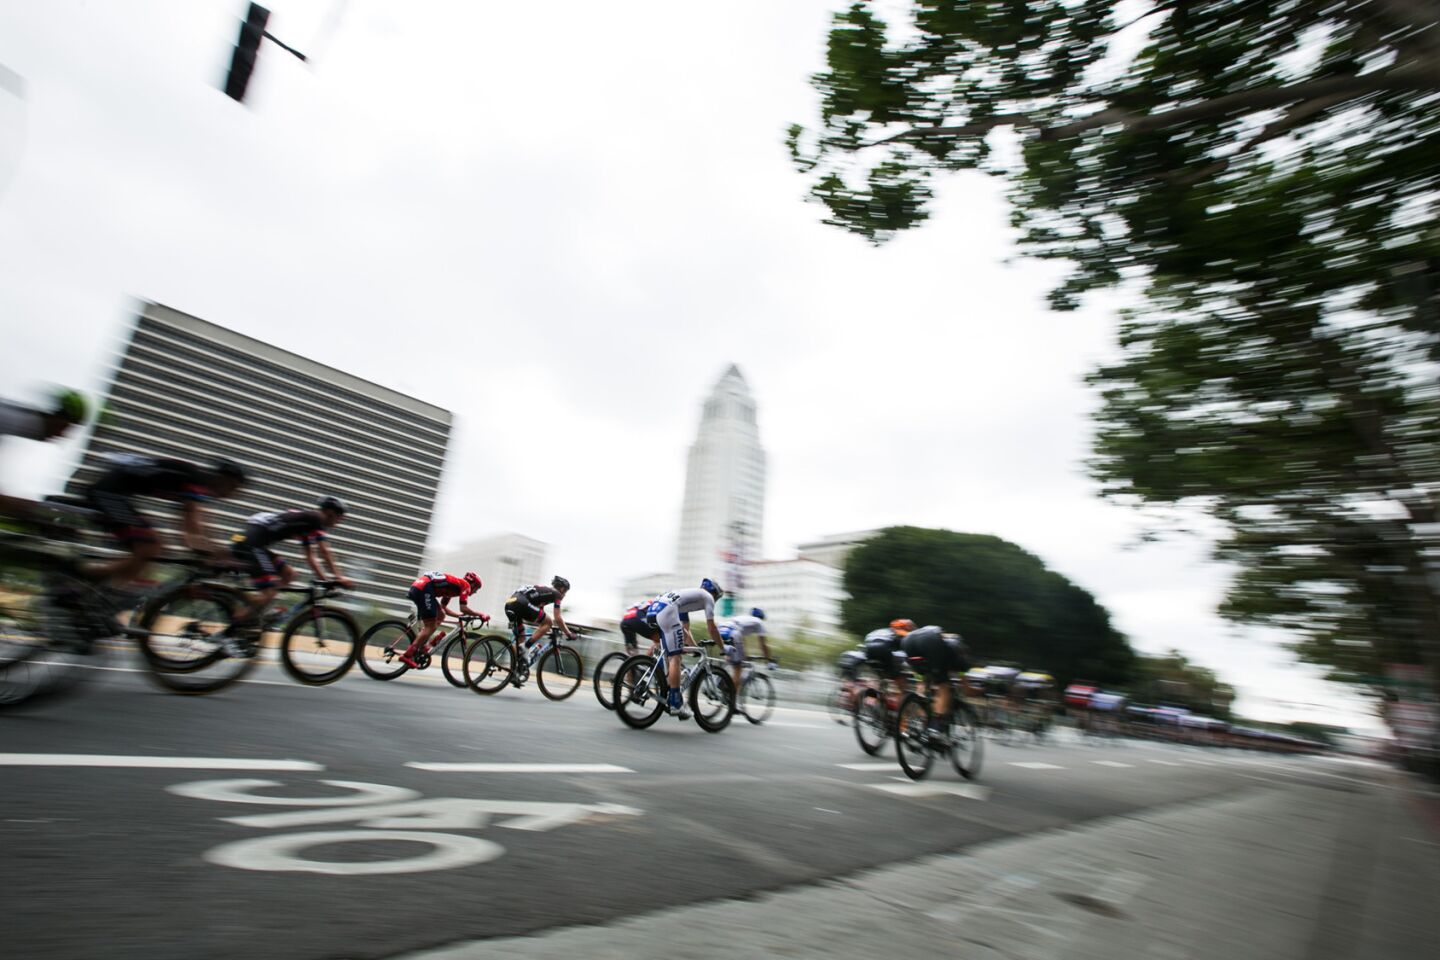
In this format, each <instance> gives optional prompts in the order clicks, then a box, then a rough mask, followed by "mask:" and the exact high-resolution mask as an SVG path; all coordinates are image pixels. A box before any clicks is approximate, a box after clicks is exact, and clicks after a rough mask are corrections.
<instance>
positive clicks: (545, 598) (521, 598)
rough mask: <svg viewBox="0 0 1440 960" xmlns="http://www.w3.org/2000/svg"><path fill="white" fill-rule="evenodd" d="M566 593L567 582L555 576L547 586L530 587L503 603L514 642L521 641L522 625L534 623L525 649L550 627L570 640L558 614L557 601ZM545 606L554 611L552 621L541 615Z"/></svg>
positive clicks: (569, 634) (568, 628)
mask: <svg viewBox="0 0 1440 960" xmlns="http://www.w3.org/2000/svg"><path fill="white" fill-rule="evenodd" d="M569 592H570V581H569V580H566V579H565V578H564V577H562V576H559V575H556V576H554V577H551V578H550V586H548V587H547V586H545V585H543V584H531V585H530V586H528V587H521V588H520V589H519V590H516V591H515V592H514V593H512V594H510V596H509V598H507V599H506V601H505V619H506V620H507V621H509V623H510V633H511V635H512V636H514V637H515V639H516V641H517V642H518V641H521V640H524V639H525V624H527V623H532V624H534V625H535V631H534V632H533V633H532V634H531V635H530V640H529V641H528V642H527V643H526V644H525V646H526V647H527V648H528V647H529V646H530V644H531V643H535V642H538V641H539V640H540V639H541V638H543V637H544V636H545V634H546V633H548V632H549V630H550V627H551V625H552V624H553V625H554V626H557V627H559V628H560V629H561V630H562V631H564V633H565V636H567V637H569V638H570V639H571V640H574V639H575V631H574V630H571V629H570V627H569V626H567V625H566V623H565V618H564V617H563V616H561V615H560V602H561V601H562V600H564V599H565V595H566V594H568V593H569ZM546 605H549V606H550V608H551V610H553V611H554V614H555V615H554V617H553V619H552V617H551V616H550V615H549V614H547V613H546V612H545V607H546Z"/></svg>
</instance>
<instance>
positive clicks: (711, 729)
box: [690, 668, 735, 733]
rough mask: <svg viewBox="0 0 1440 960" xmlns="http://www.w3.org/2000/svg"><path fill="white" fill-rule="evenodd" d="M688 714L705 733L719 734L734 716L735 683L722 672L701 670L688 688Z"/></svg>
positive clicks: (728, 675)
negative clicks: (693, 717)
mask: <svg viewBox="0 0 1440 960" xmlns="http://www.w3.org/2000/svg"><path fill="white" fill-rule="evenodd" d="M690 712H691V713H693V714H694V715H695V722H696V723H698V724H699V725H700V729H701V730H704V731H705V732H706V733H719V732H720V731H721V730H724V729H725V728H726V727H728V726H730V720H731V718H732V717H734V716H735V681H734V680H731V679H730V674H729V673H727V672H726V671H724V670H720V669H718V668H716V669H710V670H703V671H701V673H700V676H699V677H698V678H697V679H696V680H695V683H694V684H693V685H691V687H690Z"/></svg>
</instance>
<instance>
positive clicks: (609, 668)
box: [591, 650, 633, 710]
mask: <svg viewBox="0 0 1440 960" xmlns="http://www.w3.org/2000/svg"><path fill="white" fill-rule="evenodd" d="M630 656H633V654H629V653H626V652H625V651H624V650H615V651H613V652H611V653H607V654H605V656H603V657H601V658H600V662H599V663H597V664H596V665H595V675H594V677H593V678H592V679H591V683H592V684H593V685H594V687H595V699H596V700H599V701H600V706H602V707H604V708H605V709H606V710H614V709H615V701H614V699H613V697H612V695H613V694H614V692H615V674H617V673H619V672H620V664H622V663H624V662H625V660H626V659H627V658H628V657H630Z"/></svg>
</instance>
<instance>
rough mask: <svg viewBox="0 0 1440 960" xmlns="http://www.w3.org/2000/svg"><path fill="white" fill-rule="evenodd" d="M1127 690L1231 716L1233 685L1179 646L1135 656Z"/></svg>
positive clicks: (1153, 699)
mask: <svg viewBox="0 0 1440 960" xmlns="http://www.w3.org/2000/svg"><path fill="white" fill-rule="evenodd" d="M1130 692H1131V694H1132V696H1133V697H1134V698H1136V699H1138V700H1143V701H1145V702H1148V703H1163V704H1168V705H1170V706H1178V707H1185V708H1186V709H1188V710H1190V711H1192V712H1194V713H1198V714H1203V715H1205V716H1211V717H1218V718H1219V719H1221V720H1228V719H1230V705H1231V704H1232V703H1233V702H1234V701H1235V688H1234V687H1232V686H1230V685H1229V684H1228V683H1222V682H1221V681H1220V678H1219V677H1218V676H1216V674H1215V671H1213V670H1211V669H1209V668H1208V667H1202V666H1199V665H1197V664H1195V663H1192V662H1191V661H1190V659H1189V658H1188V657H1186V656H1185V655H1184V654H1182V653H1181V652H1180V651H1179V650H1171V651H1170V652H1169V653H1167V654H1165V655H1163V656H1158V657H1152V656H1141V657H1139V658H1137V660H1136V663H1135V675H1134V677H1133V679H1132V680H1131V682H1130Z"/></svg>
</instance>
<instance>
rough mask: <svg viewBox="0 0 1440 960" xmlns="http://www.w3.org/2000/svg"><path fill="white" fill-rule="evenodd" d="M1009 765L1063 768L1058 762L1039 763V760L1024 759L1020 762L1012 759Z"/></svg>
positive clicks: (1030, 768)
mask: <svg viewBox="0 0 1440 960" xmlns="http://www.w3.org/2000/svg"><path fill="white" fill-rule="evenodd" d="M1010 766H1012V767H1024V768H1025V769H1026V770H1064V769H1065V768H1064V767H1062V766H1060V764H1058V763H1041V762H1040V761H1039V760H1026V761H1023V762H1022V761H1017V760H1012V761H1011V762H1010Z"/></svg>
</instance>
